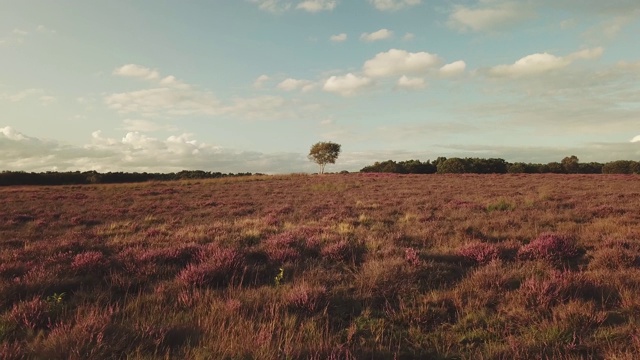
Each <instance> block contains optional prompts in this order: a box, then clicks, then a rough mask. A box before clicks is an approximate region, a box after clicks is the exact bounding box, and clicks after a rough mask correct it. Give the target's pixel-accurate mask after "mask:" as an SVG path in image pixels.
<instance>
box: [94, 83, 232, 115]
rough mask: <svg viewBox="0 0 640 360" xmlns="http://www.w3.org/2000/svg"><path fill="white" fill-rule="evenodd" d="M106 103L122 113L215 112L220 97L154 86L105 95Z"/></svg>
mask: <svg viewBox="0 0 640 360" xmlns="http://www.w3.org/2000/svg"><path fill="white" fill-rule="evenodd" d="M105 103H106V104H107V105H108V106H109V107H110V108H112V109H114V110H117V111H118V112H120V113H123V114H129V113H137V114H141V115H143V116H150V115H160V114H168V115H216V114H220V113H221V112H222V105H221V103H220V101H219V100H218V99H217V98H216V97H215V96H214V95H213V94H212V93H210V92H207V91H197V90H192V89H182V88H169V87H163V88H154V89H145V90H137V91H131V92H125V93H116V94H111V95H108V96H107V97H106V98H105Z"/></svg>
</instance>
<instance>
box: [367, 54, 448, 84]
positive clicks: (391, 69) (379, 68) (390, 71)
mask: <svg viewBox="0 0 640 360" xmlns="http://www.w3.org/2000/svg"><path fill="white" fill-rule="evenodd" d="M441 62H442V60H441V59H440V57H439V56H438V55H433V54H429V53H427V52H417V53H411V52H408V51H406V50H398V49H391V50H389V51H387V52H381V53H378V54H377V55H376V56H375V57H374V58H373V59H370V60H367V61H366V62H365V63H364V66H363V70H364V73H365V75H367V76H369V77H373V78H376V77H387V76H396V75H410V74H424V73H426V72H427V71H428V70H429V69H431V68H433V67H434V66H437V65H439V64H440V63H441Z"/></svg>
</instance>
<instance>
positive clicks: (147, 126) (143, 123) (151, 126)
mask: <svg viewBox="0 0 640 360" xmlns="http://www.w3.org/2000/svg"><path fill="white" fill-rule="evenodd" d="M122 124H123V127H122V129H124V130H127V131H140V132H154V131H161V130H176V128H175V127H173V126H168V125H160V124H158V123H156V122H153V121H151V120H145V119H124V120H123V121H122Z"/></svg>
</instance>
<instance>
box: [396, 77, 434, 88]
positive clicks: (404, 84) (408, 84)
mask: <svg viewBox="0 0 640 360" xmlns="http://www.w3.org/2000/svg"><path fill="white" fill-rule="evenodd" d="M396 86H397V87H398V88H400V89H405V90H420V89H424V88H425V86H427V84H426V82H425V81H424V79H423V78H410V77H407V76H405V75H403V76H402V77H401V78H400V79H398V82H397V84H396Z"/></svg>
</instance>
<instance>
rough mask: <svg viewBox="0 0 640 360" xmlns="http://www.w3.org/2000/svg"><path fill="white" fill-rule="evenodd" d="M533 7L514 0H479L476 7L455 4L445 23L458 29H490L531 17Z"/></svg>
mask: <svg viewBox="0 0 640 360" xmlns="http://www.w3.org/2000/svg"><path fill="white" fill-rule="evenodd" d="M533 14H534V11H533V8H532V7H531V6H530V5H528V4H527V3H523V2H516V1H480V3H479V6H477V7H473V8H472V7H468V6H464V5H456V6H454V7H453V10H452V11H451V14H450V15H449V20H448V22H447V24H448V25H449V27H451V28H453V29H455V30H458V31H463V32H464V31H491V30H496V29H500V28H504V27H506V26H509V25H514V24H517V23H518V22H520V21H522V20H524V19H527V18H529V17H532V16H533Z"/></svg>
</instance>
